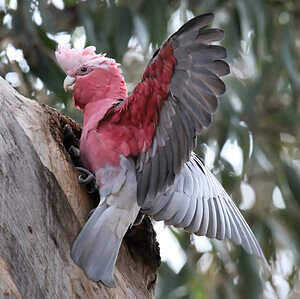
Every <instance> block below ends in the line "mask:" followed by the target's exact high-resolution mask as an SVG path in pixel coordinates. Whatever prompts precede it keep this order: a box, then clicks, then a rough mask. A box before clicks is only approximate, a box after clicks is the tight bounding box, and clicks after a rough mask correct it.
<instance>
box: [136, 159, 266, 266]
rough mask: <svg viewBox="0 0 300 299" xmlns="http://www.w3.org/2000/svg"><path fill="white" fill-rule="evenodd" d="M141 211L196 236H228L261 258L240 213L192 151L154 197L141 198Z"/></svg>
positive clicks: (261, 254)
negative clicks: (180, 168)
mask: <svg viewBox="0 0 300 299" xmlns="http://www.w3.org/2000/svg"><path fill="white" fill-rule="evenodd" d="M142 211H143V212H144V213H146V214H147V215H151V216H152V217H153V218H154V219H155V220H158V221H160V220H164V221H165V222H166V224H168V225H174V226H177V227H181V228H184V229H185V230H187V231H189V232H191V233H195V234H197V235H201V236H207V237H209V238H216V239H219V240H224V239H231V240H232V241H234V242H235V243H237V244H241V245H242V246H243V247H244V248H245V250H246V251H247V252H248V253H250V254H255V255H256V256H259V257H261V258H262V259H263V260H265V257H264V254H263V252H262V250H261V248H260V245H259V243H258V242H257V240H256V238H255V236H254V234H253V233H252V231H251V229H250V227H249V226H248V224H247V223H246V221H245V219H244V218H243V216H242V214H241V213H240V211H239V210H238V208H237V207H236V206H235V204H234V203H233V201H232V200H231V198H230V197H229V196H228V194H227V193H226V191H225V190H224V189H223V187H222V186H221V184H220V183H219V182H218V180H217V179H216V178H215V177H214V175H213V174H212V173H211V172H210V171H209V170H208V169H206V168H205V166H204V164H203V163H202V162H201V160H200V159H199V158H198V157H197V156H196V155H195V154H193V155H192V157H191V159H190V161H188V162H187V163H185V165H184V167H183V168H182V170H181V171H180V173H179V174H178V175H177V176H176V178H175V181H174V184H173V185H171V186H169V187H168V188H167V189H166V190H165V191H164V192H161V193H159V194H158V195H157V198H156V199H155V200H151V199H146V200H145V202H144V205H143V207H142ZM265 261H266V260H265Z"/></svg>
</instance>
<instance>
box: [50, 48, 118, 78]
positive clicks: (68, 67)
mask: <svg viewBox="0 0 300 299" xmlns="http://www.w3.org/2000/svg"><path fill="white" fill-rule="evenodd" d="M95 51H96V47H93V46H90V47H87V48H85V49H83V50H79V49H74V48H71V46H70V45H69V44H66V45H58V48H57V51H56V52H55V56H56V59H57V62H58V63H59V65H60V67H61V68H62V69H63V71H64V72H65V73H66V74H68V75H70V76H72V75H74V72H76V70H78V68H79V67H80V66H82V65H91V64H95V65H96V64H97V65H99V64H102V63H105V64H107V65H115V66H117V64H116V63H115V61H114V59H110V58H107V57H105V54H96V53H95Z"/></svg>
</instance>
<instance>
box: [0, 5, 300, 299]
mask: <svg viewBox="0 0 300 299" xmlns="http://www.w3.org/2000/svg"><path fill="white" fill-rule="evenodd" d="M206 12H214V13H215V15H216V18H215V26H218V27H220V28H222V29H224V30H225V33H226V35H225V40H224V41H223V42H222V44H223V45H224V46H225V47H226V48H227V52H228V62H229V63H230V65H231V71H232V72H231V75H229V76H227V77H226V79H225V81H226V85H227V93H226V94H225V96H223V97H222V101H221V102H222V103H221V105H220V108H219V111H218V113H217V115H216V117H215V119H216V121H215V123H214V125H213V126H212V127H211V128H210V129H209V131H208V132H207V133H205V134H204V135H203V136H202V137H201V138H199V142H198V147H197V151H198V153H200V154H201V155H202V157H203V158H204V159H205V162H206V164H207V165H208V166H209V167H210V168H211V169H212V171H213V172H214V173H215V174H216V175H217V177H218V178H219V179H220V180H221V181H222V183H223V185H224V187H225V188H226V190H227V191H228V192H230V193H231V194H232V197H233V199H234V201H235V202H236V203H237V204H238V205H239V206H240V208H242V209H243V210H244V211H243V213H244V215H245V217H246V219H247V221H248V223H249V224H250V226H251V227H252V229H253V230H254V232H255V234H256V236H257V238H258V240H259V242H260V244H261V245H262V247H263V250H264V252H265V254H266V257H267V259H268V261H269V262H270V264H271V267H272V275H271V276H268V275H265V274H264V273H263V271H262V267H261V265H260V264H259V262H257V261H256V259H255V258H253V257H250V256H249V255H247V254H246V253H245V252H244V251H243V250H242V249H241V248H239V247H238V246H234V245H233V244H231V243H229V242H219V241H210V240H208V239H206V238H204V237H190V236H189V234H187V233H185V232H182V231H180V230H176V229H168V228H165V227H164V226H163V225H162V224H161V223H159V224H157V225H156V228H157V231H158V233H159V234H158V237H159V241H160V244H161V253H162V258H163V260H164V263H163V264H162V266H161V268H160V278H159V284H158V289H157V298H159V299H167V298H172V299H173V298H181V299H195V298H199V299H202V298H203V299H204V298H222V299H225V298H230V299H232V298H249V299H250V298H255V299H256V298H270V299H271V298H280V299H281V298H291V299H296V298H299V297H300V283H299V274H300V272H299V254H298V252H299V250H300V233H299V232H300V150H299V144H300V130H299V119H300V105H299V104H300V99H299V91H300V26H299V25H300V24H299V23H300V1H296V0H251V1H249V0H168V1H167V0H165V1H164V0H151V1H150V0H115V1H114V0H106V1H101V0H90V1H83V0H82V1H80V0H48V1H37V0H32V1H30V0H26V1H21V0H19V1H18V0H0V22H1V26H0V74H1V76H3V77H5V78H6V79H7V80H8V81H9V82H10V83H11V84H12V85H13V86H14V87H16V88H17V89H18V90H19V91H20V92H21V93H22V94H24V95H25V96H28V97H31V98H34V99H37V100H38V101H40V102H42V103H46V104H48V105H51V106H53V107H54V108H56V109H58V110H59V111H62V112H63V113H65V114H68V115H70V116H71V117H73V118H74V119H76V120H77V121H79V122H80V121H81V114H80V113H79V112H78V111H76V110H75V109H74V108H73V106H72V99H71V97H70V95H69V94H66V93H65V92H64V90H63V88H62V86H63V80H64V74H63V72H62V71H61V70H60V68H59V67H58V66H57V64H56V62H55V58H54V50H55V48H56V46H57V43H58V42H61V43H67V42H71V43H72V44H73V46H75V47H77V48H82V47H84V46H87V45H95V46H96V47H97V49H98V50H99V51H101V52H106V53H107V55H108V56H111V57H114V58H115V59H117V61H119V62H121V63H122V68H123V71H124V74H125V78H126V81H127V83H128V87H129V90H131V89H132V88H133V87H134V85H135V84H136V82H137V81H138V80H139V77H140V76H141V74H142V72H143V69H144V67H145V64H146V63H147V60H148V59H149V57H151V54H152V53H153V51H155V49H156V48H157V47H158V46H159V45H160V44H161V42H162V41H163V40H164V39H166V37H167V35H168V34H170V33H172V32H174V31H175V30H176V29H178V28H179V26H180V25H181V24H183V23H184V22H185V21H187V20H188V19H189V18H191V17H192V16H194V15H199V14H202V13H206ZM190 241H191V242H190Z"/></svg>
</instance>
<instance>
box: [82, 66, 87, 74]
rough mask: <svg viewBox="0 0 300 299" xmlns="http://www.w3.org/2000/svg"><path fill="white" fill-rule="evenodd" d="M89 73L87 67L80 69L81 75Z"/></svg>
mask: <svg viewBox="0 0 300 299" xmlns="http://www.w3.org/2000/svg"><path fill="white" fill-rule="evenodd" d="M87 72H88V68H87V67H86V66H83V67H82V68H80V74H86V73H87Z"/></svg>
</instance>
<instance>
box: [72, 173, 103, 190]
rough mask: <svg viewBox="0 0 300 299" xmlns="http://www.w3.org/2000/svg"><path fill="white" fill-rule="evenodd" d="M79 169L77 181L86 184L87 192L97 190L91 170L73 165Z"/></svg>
mask: <svg viewBox="0 0 300 299" xmlns="http://www.w3.org/2000/svg"><path fill="white" fill-rule="evenodd" d="M75 168H76V169H77V170H78V171H79V173H80V174H79V176H78V181H79V183H80V184H83V185H86V188H87V192H88V194H94V193H96V192H97V191H98V186H97V184H96V178H95V176H94V174H93V173H92V172H90V171H89V170H87V169H85V168H83V167H75Z"/></svg>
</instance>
